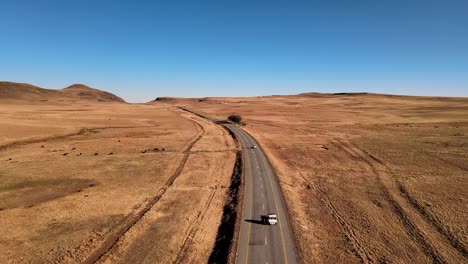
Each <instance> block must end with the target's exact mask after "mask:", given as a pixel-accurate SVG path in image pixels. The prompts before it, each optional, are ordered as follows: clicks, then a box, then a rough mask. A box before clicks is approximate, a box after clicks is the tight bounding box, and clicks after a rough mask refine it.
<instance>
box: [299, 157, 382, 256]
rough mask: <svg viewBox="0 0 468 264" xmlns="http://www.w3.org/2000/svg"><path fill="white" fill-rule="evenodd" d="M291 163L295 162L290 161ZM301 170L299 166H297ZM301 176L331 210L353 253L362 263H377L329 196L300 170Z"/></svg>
mask: <svg viewBox="0 0 468 264" xmlns="http://www.w3.org/2000/svg"><path fill="white" fill-rule="evenodd" d="M290 162H293V163H294V161H292V160H290ZM297 167H298V168H299V166H297ZM298 172H299V175H300V176H301V178H302V180H303V181H304V182H305V183H306V184H307V187H308V188H310V189H312V190H313V191H314V192H315V194H316V195H317V197H318V198H319V199H320V201H321V202H322V203H323V204H324V205H325V206H326V207H327V208H328V209H329V210H330V212H331V214H332V215H333V217H334V218H335V221H336V222H337V223H338V225H339V226H340V228H341V231H342V232H343V234H344V235H345V237H346V239H347V241H348V242H349V243H350V244H351V246H352V248H353V252H354V253H355V255H356V256H357V257H358V258H359V259H360V260H361V262H362V263H366V264H367V263H376V259H377V258H376V257H375V256H374V255H373V254H372V252H371V251H370V250H369V249H368V248H366V247H365V246H364V244H365V243H362V242H361V241H360V240H359V238H358V236H356V234H355V232H354V228H353V226H352V224H351V223H349V222H348V221H346V218H345V217H343V216H342V215H341V214H340V212H339V211H338V210H337V209H336V207H335V206H334V205H333V202H332V201H331V200H330V198H329V197H328V195H327V194H326V193H325V192H323V191H322V190H320V188H318V187H317V186H316V185H315V184H314V183H313V182H312V181H310V180H308V179H307V177H306V176H305V175H304V173H303V172H302V171H301V170H298Z"/></svg>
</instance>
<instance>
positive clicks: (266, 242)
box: [265, 237, 268, 245]
mask: <svg viewBox="0 0 468 264" xmlns="http://www.w3.org/2000/svg"><path fill="white" fill-rule="evenodd" d="M265 245H268V241H267V238H266V237H265Z"/></svg>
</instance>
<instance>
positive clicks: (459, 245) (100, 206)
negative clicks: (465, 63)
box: [0, 82, 468, 263]
mask: <svg viewBox="0 0 468 264" xmlns="http://www.w3.org/2000/svg"><path fill="white" fill-rule="evenodd" d="M177 106H187V107H190V108H193V109H196V110H199V111H203V112H205V113H207V114H210V115H212V116H215V117H218V118H220V119H224V118H226V117H227V116H228V115H229V114H233V113H235V114H240V115H241V116H242V117H243V118H244V121H245V123H246V126H244V127H243V128H244V129H245V130H246V131H248V132H249V133H250V134H251V135H253V136H254V137H255V138H256V139H257V140H258V141H259V144H260V145H261V147H262V148H263V149H264V151H265V152H266V154H267V155H268V158H269V159H270V161H271V163H272V164H273V166H274V168H275V170H276V172H277V174H278V177H279V182H280V185H281V188H282V190H283V193H284V196H285V199H286V202H287V205H288V209H289V214H290V217H291V222H292V229H293V231H294V235H295V239H296V243H297V247H298V251H299V253H300V256H299V257H300V260H301V262H302V263H467V262H468V253H467V247H468V226H467V222H466V219H467V218H468V203H467V202H468V193H467V190H468V181H467V178H468V167H467V164H468V162H467V161H468V98H435V97H407V96H390V95H374V94H313V93H311V94H302V95H295V96H266V97H250V98H202V99H180V98H160V100H157V101H154V102H150V103H148V104H127V103H125V102H123V100H121V99H120V98H118V97H116V96H115V95H112V94H108V93H103V92H102V91H98V90H93V89H89V88H88V87H85V86H82V85H75V86H71V87H69V88H67V89H63V90H59V91H57V90H44V89H39V88H37V87H34V86H30V85H26V84H14V83H6V82H3V83H0V232H1V234H2V236H1V237H0V251H1V252H2V254H1V255H0V262H1V263H77V262H79V263H94V262H98V263H174V262H177V263H205V262H207V260H208V258H209V257H210V254H211V252H212V249H213V246H214V244H215V241H216V235H217V233H216V232H217V228H218V226H219V224H220V221H221V217H222V213H223V206H224V205H225V202H226V201H227V199H228V189H229V185H230V180H231V174H232V172H233V167H234V163H235V159H236V152H237V151H238V147H236V144H235V142H234V140H233V139H232V138H231V137H230V136H229V134H228V133H227V132H226V131H225V130H224V129H222V128H221V127H220V126H218V125H215V124H213V123H212V122H209V121H207V120H205V119H202V118H200V117H198V116H195V115H193V114H189V113H188V112H185V111H182V110H180V109H179V108H178V107H177Z"/></svg>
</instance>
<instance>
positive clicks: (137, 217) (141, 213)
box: [83, 121, 205, 264]
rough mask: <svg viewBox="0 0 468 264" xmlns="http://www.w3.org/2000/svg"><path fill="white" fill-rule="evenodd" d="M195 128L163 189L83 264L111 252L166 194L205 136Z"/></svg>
mask: <svg viewBox="0 0 468 264" xmlns="http://www.w3.org/2000/svg"><path fill="white" fill-rule="evenodd" d="M193 122H194V124H195V126H196V127H197V131H198V132H197V134H196V135H195V137H194V138H193V139H192V140H191V141H189V142H188V143H187V144H186V145H185V146H184V147H183V148H182V152H183V153H184V156H183V158H182V160H181V161H180V163H179V166H178V167H177V168H176V170H175V171H174V173H172V175H171V176H170V177H169V179H168V180H167V182H166V184H165V185H164V187H163V188H161V189H160V190H159V191H158V193H157V195H156V196H154V197H153V198H151V199H150V200H149V201H148V202H147V203H146V205H145V206H143V208H142V209H140V210H139V211H137V212H135V213H134V214H131V215H129V216H127V217H126V218H125V219H124V220H123V224H122V225H121V227H120V228H119V229H117V230H115V231H114V232H113V233H112V234H110V235H109V236H108V237H107V239H106V240H105V241H104V243H103V244H102V245H101V246H100V247H99V248H98V249H97V250H95V251H94V252H93V253H92V254H91V255H90V256H89V257H88V258H87V259H86V260H85V261H84V262H83V263H84V264H91V263H95V262H97V261H98V260H100V259H101V258H102V257H103V256H104V255H106V254H108V253H109V252H110V251H112V249H113V247H114V246H115V244H116V243H117V241H119V239H120V238H121V237H123V236H124V234H125V233H126V232H128V231H129V230H130V229H131V228H132V227H133V226H135V224H136V223H137V222H138V221H139V220H141V219H142V218H143V216H144V215H145V214H146V213H147V212H148V211H149V210H150V209H151V208H153V207H154V206H155V205H156V203H157V202H158V201H159V200H160V199H161V197H162V196H163V195H164V194H165V193H166V191H167V189H168V188H170V187H171V185H172V184H173V183H174V181H175V179H176V178H177V177H178V176H179V175H180V173H181V172H182V170H183V168H184V166H185V163H186V162H187V159H188V157H189V155H190V154H189V153H188V152H190V150H191V148H192V147H193V146H194V145H195V144H196V143H197V142H198V141H199V140H200V139H201V138H202V137H203V135H204V134H205V130H204V129H203V127H202V126H201V125H199V124H197V123H196V122H195V121H193Z"/></svg>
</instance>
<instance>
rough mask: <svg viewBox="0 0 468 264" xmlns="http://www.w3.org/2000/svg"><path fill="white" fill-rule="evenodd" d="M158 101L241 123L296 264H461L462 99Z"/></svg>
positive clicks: (466, 232) (465, 112)
mask: <svg viewBox="0 0 468 264" xmlns="http://www.w3.org/2000/svg"><path fill="white" fill-rule="evenodd" d="M164 101H165V100H159V102H164ZM167 101H168V102H170V103H173V104H179V105H186V106H189V107H191V108H194V109H197V110H200V111H204V112H206V113H208V114H211V115H213V116H217V117H219V118H226V117H227V116H228V115H229V114H232V113H237V114H240V115H242V116H243V117H244V120H245V122H246V123H247V125H246V126H245V129H246V130H247V131H249V132H250V133H251V134H252V135H253V136H254V137H255V138H256V139H257V140H259V143H260V144H261V146H262V147H263V148H264V150H265V151H266V153H267V155H268V156H269V158H270V160H271V161H272V163H273V165H274V167H275V169H276V170H277V173H278V175H279V178H280V183H281V186H282V189H283V192H284V194H285V198H286V201H287V204H288V207H289V211H290V214H291V217H292V225H293V230H294V234H295V237H296V240H297V246H298V249H299V253H300V257H301V259H302V262H303V263H468V251H467V248H468V226H467V225H468V222H467V219H468V98H430V97H405V96H387V95H373V94H357V95H356V94H354V95H353V94H341V95H322V94H305V95H299V96H271V97H255V98H205V99H188V100H175V99H170V100H167ZM155 104H158V103H155Z"/></svg>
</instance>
